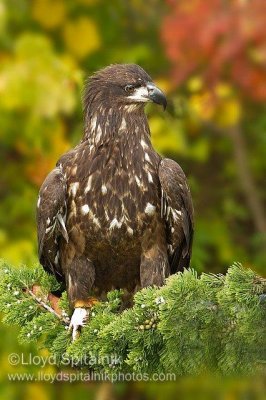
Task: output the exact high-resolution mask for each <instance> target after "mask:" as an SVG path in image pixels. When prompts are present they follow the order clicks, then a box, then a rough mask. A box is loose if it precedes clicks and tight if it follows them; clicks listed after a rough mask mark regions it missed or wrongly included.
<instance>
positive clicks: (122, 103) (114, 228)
mask: <svg viewBox="0 0 266 400" xmlns="http://www.w3.org/2000/svg"><path fill="white" fill-rule="evenodd" d="M147 101H153V102H155V103H159V104H163V105H164V106H165V105H166V100H165V97H164V95H163V93H162V92H161V91H160V90H159V89H158V88H156V87H155V85H154V84H153V83H152V80H151V78H150V77H149V75H147V73H146V72H145V71H144V70H143V69H142V68H140V67H139V66H137V65H134V64H125V65H112V66H109V67H107V68H105V69H103V70H101V71H99V72H98V73H96V74H95V75H94V76H92V77H91V78H90V79H89V81H88V83H87V85H86V88H85V93H84V114H85V131H84V136H83V138H82V140H81V142H80V143H79V144H78V145H77V146H76V147H75V148H74V149H73V150H71V151H70V152H68V153H67V154H65V155H63V156H62V157H61V159H60V160H59V161H58V163H57V166H56V168H55V169H54V170H53V171H52V172H51V173H50V174H49V175H48V177H47V178H46V180H45V182H44V183H43V185H42V187H41V190H40V194H39V199H38V207H37V222H38V241H39V257H40V262H41V264H42V265H43V266H44V268H45V269H46V270H48V271H50V272H52V273H54V274H55V275H56V276H57V278H58V279H61V280H62V281H64V282H65V284H66V288H67V292H68V296H69V300H70V302H71V304H73V305H74V304H75V303H76V302H78V304H80V301H85V300H86V299H87V297H88V295H89V294H92V293H94V294H95V293H96V294H99V295H101V294H102V293H106V292H107V291H109V290H110V289H112V288H125V289H127V290H128V291H129V292H131V293H132V292H134V290H135V289H136V288H138V287H144V286H148V285H162V284H163V282H164V280H165V278H166V277H167V276H168V275H169V274H170V273H174V272H176V271H178V270H181V269H183V268H185V267H187V266H188V265H189V261H190V255H191V243H192V234H193V208H192V201H191V196H190V192H189V188H188V186H187V182H186V178H185V175H184V173H183V171H182V169H181V167H180V166H179V165H178V164H176V163H175V162H174V161H172V160H168V159H164V160H162V158H161V157H160V156H159V155H158V154H157V153H156V151H155V150H154V149H153V147H152V145H151V139H150V130H149V126H148V122H147V118H146V115H145V113H144V106H145V103H146V102H147Z"/></svg>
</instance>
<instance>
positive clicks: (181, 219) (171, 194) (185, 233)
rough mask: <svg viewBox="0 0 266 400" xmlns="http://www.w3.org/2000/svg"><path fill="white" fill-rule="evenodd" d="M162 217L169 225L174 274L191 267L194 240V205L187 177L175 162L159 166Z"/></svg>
mask: <svg viewBox="0 0 266 400" xmlns="http://www.w3.org/2000/svg"><path fill="white" fill-rule="evenodd" d="M159 179H160V184H161V215H162V218H163V219H164V220H165V222H166V240H167V244H168V253H169V261H170V269H171V273H172V274H173V273H175V272H177V271H182V270H183V269H184V268H187V267H189V262H190V257H191V246H192V239H193V204H192V198H191V194H190V190H189V187H188V184H187V179H186V176H185V174H184V172H183V170H182V168H181V167H180V166H179V165H178V164H177V163H176V162H175V161H173V160H170V159H167V158H165V159H163V160H162V161H161V163H160V165H159Z"/></svg>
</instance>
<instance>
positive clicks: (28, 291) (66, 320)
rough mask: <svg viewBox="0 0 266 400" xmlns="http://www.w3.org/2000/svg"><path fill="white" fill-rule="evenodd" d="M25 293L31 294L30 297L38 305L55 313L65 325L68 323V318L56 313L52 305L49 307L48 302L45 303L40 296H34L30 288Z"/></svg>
mask: <svg viewBox="0 0 266 400" xmlns="http://www.w3.org/2000/svg"><path fill="white" fill-rule="evenodd" d="M27 293H29V294H30V295H31V297H32V298H33V299H34V300H35V301H36V302H37V303H38V304H40V306H42V307H43V308H44V309H45V310H47V311H49V312H50V313H52V314H53V315H55V316H56V317H57V318H59V319H60V321H63V322H64V323H65V324H66V325H69V320H68V319H67V318H65V317H63V316H62V315H60V314H58V313H57V312H56V311H55V310H54V309H53V308H52V307H50V306H49V305H48V304H46V303H45V302H44V301H43V300H42V299H41V298H40V297H38V296H36V295H35V294H34V293H33V291H32V290H30V289H28V290H27Z"/></svg>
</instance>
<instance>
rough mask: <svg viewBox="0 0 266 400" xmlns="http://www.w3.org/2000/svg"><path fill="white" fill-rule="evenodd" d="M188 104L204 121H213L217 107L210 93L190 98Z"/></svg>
mask: <svg viewBox="0 0 266 400" xmlns="http://www.w3.org/2000/svg"><path fill="white" fill-rule="evenodd" d="M188 103H189V106H190V109H191V111H192V113H193V114H195V115H196V116H197V117H198V118H200V119H202V120H204V121H208V120H211V119H212V117H213V115H214V111H215V106H214V103H213V99H212V96H211V94H210V93H208V92H205V93H203V94H194V95H192V96H191V97H190V99H189V101H188Z"/></svg>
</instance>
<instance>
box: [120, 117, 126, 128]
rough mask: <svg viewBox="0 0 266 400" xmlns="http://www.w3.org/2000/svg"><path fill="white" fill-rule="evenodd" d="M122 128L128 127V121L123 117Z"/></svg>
mask: <svg viewBox="0 0 266 400" xmlns="http://www.w3.org/2000/svg"><path fill="white" fill-rule="evenodd" d="M120 128H121V129H126V128H127V123H126V120H125V118H123V119H122V123H121V126H120Z"/></svg>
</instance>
